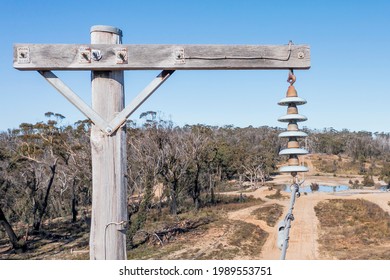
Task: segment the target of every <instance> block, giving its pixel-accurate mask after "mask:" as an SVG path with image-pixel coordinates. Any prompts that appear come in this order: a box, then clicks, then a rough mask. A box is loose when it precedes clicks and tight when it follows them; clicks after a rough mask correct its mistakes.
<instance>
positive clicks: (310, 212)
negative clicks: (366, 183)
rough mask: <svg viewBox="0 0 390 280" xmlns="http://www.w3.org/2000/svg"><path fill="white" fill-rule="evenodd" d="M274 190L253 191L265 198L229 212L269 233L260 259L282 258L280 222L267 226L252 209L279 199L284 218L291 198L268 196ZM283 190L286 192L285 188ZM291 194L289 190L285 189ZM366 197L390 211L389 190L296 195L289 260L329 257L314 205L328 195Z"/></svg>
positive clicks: (353, 197)
mask: <svg viewBox="0 0 390 280" xmlns="http://www.w3.org/2000/svg"><path fill="white" fill-rule="evenodd" d="M272 192H274V191H269V190H267V189H266V188H261V189H259V190H256V191H254V192H253V193H250V194H251V195H253V196H254V197H256V198H261V199H263V200H265V201H266V202H265V203H264V204H262V205H259V206H252V207H249V208H245V209H240V210H238V211H234V212H231V213H229V216H228V217H229V219H233V220H241V221H244V222H248V223H252V224H255V225H257V226H259V227H261V228H262V229H263V230H265V231H267V232H268V233H269V236H268V239H267V241H266V243H265V244H264V246H263V249H262V253H261V254H260V255H259V256H258V258H259V259H266V260H276V259H279V258H280V253H281V252H280V250H279V249H278V247H277V244H276V241H277V225H276V226H275V227H270V226H268V225H267V224H266V223H265V222H263V221H259V220H256V219H255V218H254V217H253V216H252V215H251V213H252V212H253V210H255V209H257V208H260V207H264V206H266V205H267V204H270V203H278V204H280V205H283V206H284V213H283V215H282V217H281V219H282V218H284V217H285V215H286V213H287V211H288V205H289V199H285V200H272V199H268V198H266V197H265V196H266V195H268V194H270V193H272ZM282 193H283V192H282ZM284 195H286V196H289V195H290V194H289V193H284ZM335 198H342V199H359V198H360V199H366V200H369V201H371V202H374V203H376V204H378V205H379V206H380V207H381V208H383V209H384V210H385V211H387V212H389V213H390V206H389V204H388V202H389V201H390V192H383V191H379V190H358V191H357V190H349V191H343V192H338V193H337V192H336V193H320V192H316V193H309V194H307V195H301V197H300V198H298V199H296V201H295V207H294V210H293V214H294V218H295V219H294V221H293V222H292V223H291V230H290V242H289V247H288V250H287V255H286V259H289V260H316V259H321V258H326V257H324V256H321V254H320V252H319V245H318V242H317V239H318V225H319V222H318V219H317V216H316V214H315V211H314V207H315V205H316V204H317V203H319V202H320V201H324V200H327V199H335Z"/></svg>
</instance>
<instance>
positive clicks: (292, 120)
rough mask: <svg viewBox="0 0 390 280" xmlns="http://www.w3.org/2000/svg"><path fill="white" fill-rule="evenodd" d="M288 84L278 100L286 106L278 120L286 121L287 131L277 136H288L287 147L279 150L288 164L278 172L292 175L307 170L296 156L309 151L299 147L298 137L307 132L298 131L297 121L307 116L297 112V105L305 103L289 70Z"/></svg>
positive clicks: (304, 119)
mask: <svg viewBox="0 0 390 280" xmlns="http://www.w3.org/2000/svg"><path fill="white" fill-rule="evenodd" d="M288 81H289V82H290V86H289V87H288V89H287V93H286V98H283V99H282V100H280V101H279V102H278V104H279V105H281V106H287V114H286V115H284V116H282V117H280V118H279V119H278V121H280V122H287V123H288V126H287V131H285V132H282V133H281V134H279V137H284V138H288V143H287V148H286V149H283V150H281V151H280V152H279V155H288V156H289V159H288V165H287V166H282V167H281V168H279V172H291V174H292V175H293V176H295V175H296V174H297V172H307V171H309V169H308V168H307V167H306V166H303V165H300V163H299V159H298V156H300V155H306V154H308V153H309V152H308V151H307V150H305V149H302V148H300V147H299V142H298V139H299V138H304V137H307V134H306V133H305V132H303V131H300V130H299V128H298V122H303V121H306V120H307V118H306V117H305V116H303V115H300V114H299V113H298V107H297V106H299V105H303V104H306V100H305V99H303V98H300V97H298V94H297V91H296V90H295V87H294V85H293V84H294V82H295V76H294V75H293V74H292V72H290V75H289V79H288Z"/></svg>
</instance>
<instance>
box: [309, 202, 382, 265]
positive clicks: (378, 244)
mask: <svg viewBox="0 0 390 280" xmlns="http://www.w3.org/2000/svg"><path fill="white" fill-rule="evenodd" d="M315 211H316V214H317V217H318V219H319V222H320V229H321V231H320V237H319V243H320V245H321V249H322V251H323V253H324V255H325V256H330V257H332V258H337V259H388V258H389V257H390V252H389V251H388V248H389V247H390V216H389V214H388V213H387V212H385V211H383V209H381V208H380V207H379V206H378V205H376V204H375V203H372V202H369V201H366V200H363V199H355V200H343V199H332V200H328V201H324V202H320V203H318V205H317V206H316V207H315ZM384 248H387V250H385V249H384Z"/></svg>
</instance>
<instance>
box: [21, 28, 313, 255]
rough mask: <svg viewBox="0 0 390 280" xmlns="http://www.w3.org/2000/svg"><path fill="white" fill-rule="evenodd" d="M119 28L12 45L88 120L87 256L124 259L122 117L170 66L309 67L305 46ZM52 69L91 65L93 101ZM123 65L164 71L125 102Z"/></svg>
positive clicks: (26, 65)
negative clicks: (156, 38)
mask: <svg viewBox="0 0 390 280" xmlns="http://www.w3.org/2000/svg"><path fill="white" fill-rule="evenodd" d="M121 38H122V32H121V30H120V29H118V28H115V27H110V26H93V27H92V28H91V44H70V45H64V44H15V45H14V67H15V68H16V69H18V70H37V71H39V73H40V74H41V75H42V76H43V77H44V78H45V79H46V80H47V81H48V82H49V83H50V84H51V85H52V86H53V87H54V88H55V89H57V90H58V92H60V93H61V94H62V95H63V96H64V97H65V98H66V99H67V100H68V101H69V102H71V103H72V104H73V105H74V106H76V107H77V108H78V109H79V110H80V111H81V112H82V113H83V114H84V115H85V116H86V117H87V118H89V119H90V120H91V121H92V123H93V126H92V132H91V146H92V183H93V195H92V199H93V201H92V224H91V236H90V258H91V259H122V260H124V259H126V224H127V194H126V177H125V174H126V170H127V168H126V134H125V127H124V124H125V123H126V120H127V118H128V117H129V116H130V115H131V114H132V113H134V111H135V110H136V109H137V108H138V107H139V106H141V104H142V103H143V102H144V101H145V100H146V99H147V98H148V97H149V96H150V95H151V94H152V93H153V92H154V91H155V90H156V89H157V88H158V87H159V86H160V85H161V84H163V83H164V82H165V81H166V80H167V79H168V78H169V77H170V76H171V75H172V73H173V72H174V71H175V70H240V69H248V70H249V69H251V70H264V69H267V70H268V69H292V68H294V69H309V68H310V47H309V46H307V45H293V44H292V43H289V44H288V45H283V46H272V45H270V46H260V45H122V44H121V43H122V42H121ZM52 70H87V71H92V108H91V107H90V106H89V105H88V104H86V103H85V102H84V101H83V100H82V99H81V98H80V97H79V96H78V95H77V94H76V93H74V92H73V91H72V90H71V89H70V88H69V87H68V86H66V85H65V83H64V82H62V81H61V80H60V79H59V78H58V77H57V76H56V75H55V74H54V73H53V72H52ZM124 70H162V71H161V73H160V74H159V75H158V76H157V77H156V78H154V79H153V80H152V81H151V83H150V84H149V85H147V86H146V87H145V88H144V89H143V90H142V91H141V92H140V93H139V94H138V95H137V96H136V97H135V98H134V99H133V100H132V101H131V102H130V103H129V104H128V105H127V106H126V107H124V82H123V71H124Z"/></svg>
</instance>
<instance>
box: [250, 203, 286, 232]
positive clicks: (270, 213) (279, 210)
mask: <svg viewBox="0 0 390 280" xmlns="http://www.w3.org/2000/svg"><path fill="white" fill-rule="evenodd" d="M282 214H283V206H282V205H280V204H276V203H275V204H271V205H267V206H264V207H261V208H258V209H256V210H254V211H253V212H252V213H251V215H254V216H255V217H256V219H258V220H262V221H265V222H266V223H267V225H269V226H270V227H273V226H275V224H276V222H277V221H278V220H279V218H280V217H281V216H282Z"/></svg>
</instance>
